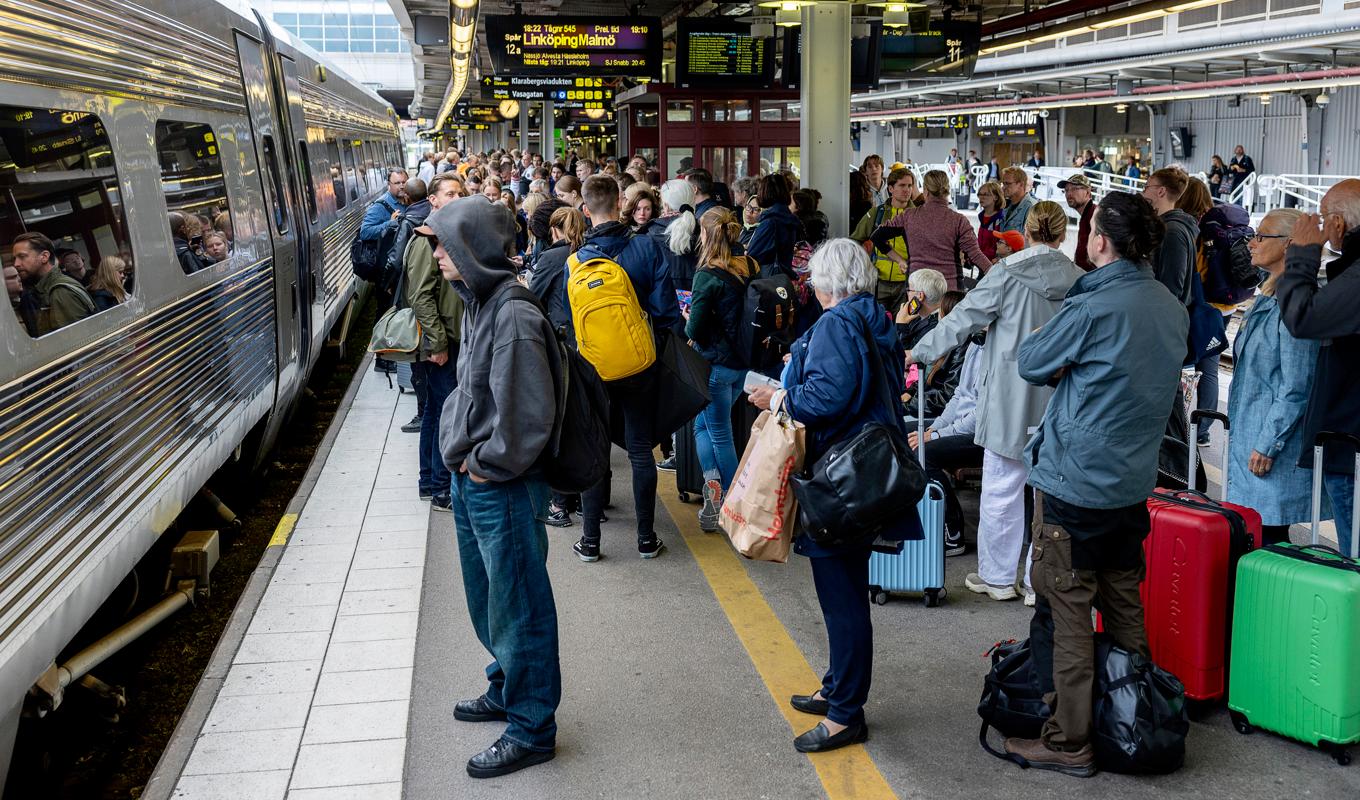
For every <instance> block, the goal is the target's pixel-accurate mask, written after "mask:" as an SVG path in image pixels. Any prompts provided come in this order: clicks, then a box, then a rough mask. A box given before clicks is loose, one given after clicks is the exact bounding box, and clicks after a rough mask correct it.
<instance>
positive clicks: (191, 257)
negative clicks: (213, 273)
mask: <svg viewBox="0 0 1360 800" xmlns="http://www.w3.org/2000/svg"><path fill="white" fill-rule="evenodd" d="M175 258H178V259H179V266H180V269H182V270H184V274H185V275H192V274H194V273H195V272H198V271H199V270H201V269H203V268H204V267H206V266H208V264H207V262H206V261H204V260H203V259H202V258H200V257H199V255H198V253H195V252H194V251H193V249H192V248H190V247H189V243H188V242H187V241H185V240H184V239H181V238H179V237H178V236H177V237H175Z"/></svg>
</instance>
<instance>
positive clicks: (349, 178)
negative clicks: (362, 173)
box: [340, 142, 359, 200]
mask: <svg viewBox="0 0 1360 800" xmlns="http://www.w3.org/2000/svg"><path fill="white" fill-rule="evenodd" d="M340 163H341V164H342V165H343V166H344V169H345V188H347V189H349V199H351V200H357V199H358V197H359V178H358V176H357V175H356V174H355V172H354V151H353V150H351V149H350V147H349V145H347V144H345V143H343V142H342V143H341V144H340Z"/></svg>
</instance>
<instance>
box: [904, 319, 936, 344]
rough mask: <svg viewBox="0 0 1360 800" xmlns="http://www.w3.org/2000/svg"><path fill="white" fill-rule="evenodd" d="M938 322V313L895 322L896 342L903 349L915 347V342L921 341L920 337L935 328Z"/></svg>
mask: <svg viewBox="0 0 1360 800" xmlns="http://www.w3.org/2000/svg"><path fill="white" fill-rule="evenodd" d="M939 322H940V315H939V314H926V315H925V316H924V317H917V318H916V319H914V320H912V321H911V322H899V323H897V342H898V343H899V344H901V345H902V349H903V350H911V349H912V348H914V347H916V343H917V342H919V341H921V338H922V337H924V336H925V335H926V334H927V333H930V332H931V331H933V330H935V326H936V325H938V324H939Z"/></svg>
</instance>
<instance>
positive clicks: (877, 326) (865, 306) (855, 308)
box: [826, 292, 897, 352]
mask: <svg viewBox="0 0 1360 800" xmlns="http://www.w3.org/2000/svg"><path fill="white" fill-rule="evenodd" d="M826 313H828V314H838V315H841V316H848V317H853V318H855V319H857V320H863V321H864V322H865V323H867V324H868V326H869V332H870V333H871V334H873V337H874V341H875V342H876V343H877V344H878V347H879V349H880V350H887V351H889V352H891V351H892V350H893V349H894V348H895V347H897V326H896V325H895V324H894V323H893V320H892V318H891V317H889V316H888V313H887V312H886V311H884V310H883V306H881V305H879V304H878V301H877V300H875V299H874V296H873V295H872V294H870V293H868V292H861V293H859V294H853V295H850V296H849V297H847V298H845V299H844V300H841V301H840V302H839V303H837V304H836V305H834V306H832V307H831V310H830V311H828V312H826Z"/></svg>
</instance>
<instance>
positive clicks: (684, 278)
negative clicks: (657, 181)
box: [647, 178, 699, 291]
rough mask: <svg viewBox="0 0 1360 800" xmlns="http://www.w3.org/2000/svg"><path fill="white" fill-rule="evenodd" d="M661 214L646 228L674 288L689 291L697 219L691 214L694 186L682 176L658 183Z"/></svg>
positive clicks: (696, 257)
mask: <svg viewBox="0 0 1360 800" xmlns="http://www.w3.org/2000/svg"><path fill="white" fill-rule="evenodd" d="M660 194H661V216H659V217H657V218H656V219H655V220H653V221H652V224H651V227H649V228H648V229H647V235H648V236H651V237H652V239H653V241H655V242H656V244H657V247H658V248H660V250H661V253H662V255H663V256H665V258H666V266H667V267H669V268H670V271H671V280H672V281H674V282H675V288H677V289H684V290H686V291H688V290H689V289H690V288H691V287H692V286H693V284H694V270H695V269H696V265H697V264H698V260H699V223H698V221H697V220H696V219H695V218H694V187H693V186H691V185H690V183H689V181H687V180H685V179H684V178H675V179H673V180H669V181H666V182H665V183H663V184H661V192H660Z"/></svg>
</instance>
